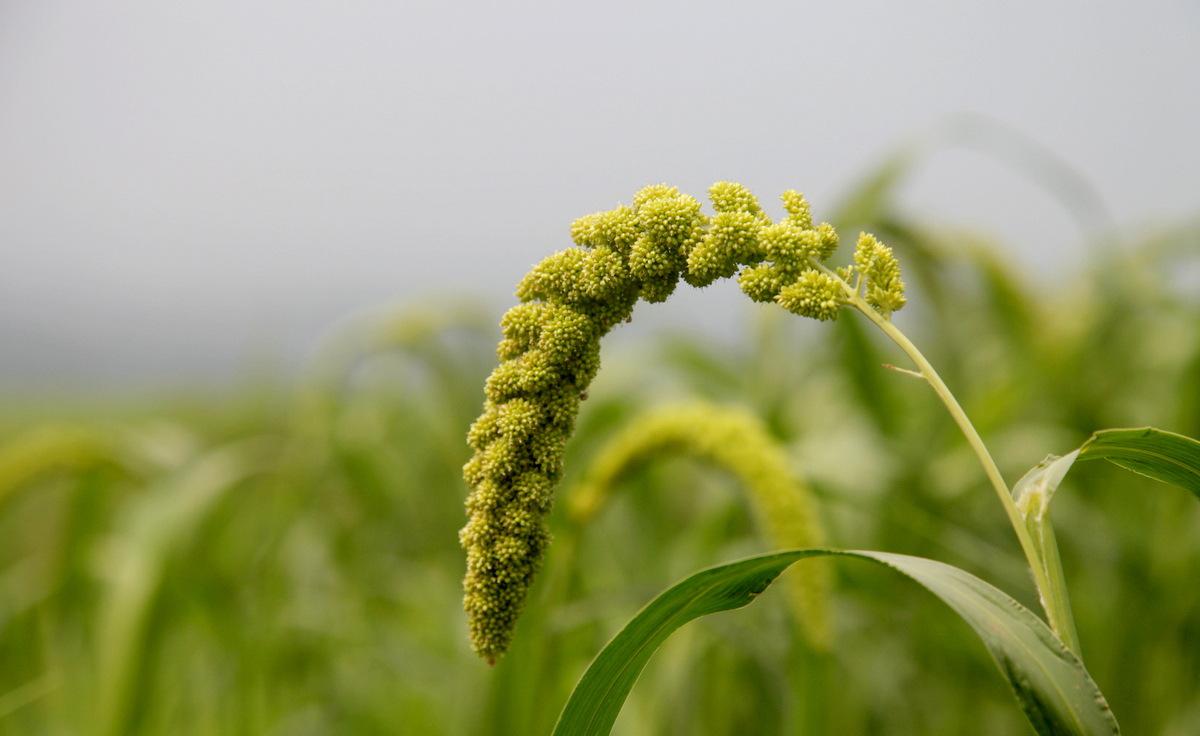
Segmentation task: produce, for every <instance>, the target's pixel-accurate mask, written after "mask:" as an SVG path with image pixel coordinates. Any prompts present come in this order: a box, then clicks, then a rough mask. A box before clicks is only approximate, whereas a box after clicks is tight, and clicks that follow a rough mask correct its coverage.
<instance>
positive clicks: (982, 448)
mask: <svg viewBox="0 0 1200 736" xmlns="http://www.w3.org/2000/svg"><path fill="white" fill-rule="evenodd" d="M839 280H840V279H839ZM842 284H843V286H845V287H846V290H847V296H848V298H849V303H850V305H851V306H853V307H854V308H855V309H857V310H858V311H859V312H862V314H863V315H864V316H865V317H866V318H867V319H869V320H871V322H873V323H874V324H875V326H876V327H878V328H879V329H880V331H882V332H883V334H885V335H887V336H888V338H889V339H890V340H891V341H892V342H894V343H896V345H897V346H898V347H899V348H900V349H901V350H903V351H904V353H905V354H906V355H907V356H908V357H909V358H911V359H912V361H913V363H915V364H916V366H917V370H918V371H919V372H920V374H921V376H922V377H923V378H924V379H925V381H926V382H927V383H928V384H929V385H930V387H931V388H933V392H934V393H935V394H937V396H938V398H939V399H941V400H942V403H943V404H944V405H945V406H946V410H947V411H948V412H949V413H950V416H951V417H952V418H953V419H954V422H955V424H957V425H958V428H959V429H960V430H961V431H962V433H963V436H964V437H966V439H967V443H968V444H969V445H970V446H971V449H972V450H974V451H975V456H976V457H978V458H979V463H980V465H982V466H983V472H984V474H986V475H987V477H988V480H989V481H990V482H991V484H992V488H993V489H995V491H996V496H997V497H998V498H999V499H1000V504H1001V505H1002V506H1003V507H1004V512H1005V513H1006V514H1008V520H1009V523H1010V524H1012V528H1013V531H1014V532H1016V535H1017V541H1018V542H1020V544H1021V551H1022V552H1024V553H1025V559H1026V560H1027V561H1028V562H1029V569H1030V571H1031V572H1032V573H1033V582H1034V585H1035V586H1036V587H1037V591H1038V597H1039V599H1040V600H1041V603H1042V608H1043V609H1044V610H1045V611H1046V617H1047V619H1048V620H1049V622H1050V627H1051V628H1052V629H1054V632H1055V633H1056V634H1058V636H1059V638H1060V639H1061V640H1062V641H1063V642H1064V643H1065V644H1066V645H1067V646H1068V647H1069V648H1070V649H1071V650H1072V651H1074V652H1076V653H1078V652H1079V643H1078V636H1077V635H1076V633H1075V622H1074V620H1073V619H1072V617H1071V608H1070V603H1069V602H1067V599H1066V591H1065V590H1059V589H1058V588H1057V587H1056V586H1055V585H1054V584H1053V583H1052V581H1051V580H1050V576H1049V575H1048V574H1047V571H1046V566H1045V565H1044V564H1043V560H1042V558H1041V555H1040V554H1039V553H1038V546H1037V544H1035V542H1034V540H1033V537H1032V536H1031V535H1030V533H1029V530H1028V529H1027V528H1026V526H1025V519H1024V517H1023V516H1022V514H1021V512H1020V510H1018V509H1017V505H1016V503H1015V502H1014V501H1013V497H1012V492H1011V491H1010V490H1009V488H1008V484H1007V483H1005V482H1004V476H1002V475H1001V474H1000V469H999V468H997V467H996V461H995V460H993V459H992V455H991V453H990V452H988V449H987V446H986V445H984V444H983V439H982V438H981V437H980V436H979V432H978V431H976V429H975V425H973V424H972V423H971V420H970V418H969V417H967V413H966V412H965V411H963V408H962V405H960V404H959V403H958V399H956V398H955V397H954V394H953V393H951V392H950V389H949V387H947V386H946V382H945V381H943V380H942V377H941V376H939V375H938V372H937V371H936V370H934V368H933V366H932V365H931V364H930V363H929V361H928V360H927V359H926V358H925V356H924V355H922V354H921V351H920V350H918V349H917V346H916V345H914V344H913V343H912V341H911V340H909V339H908V337H907V336H906V335H905V334H904V333H903V332H901V331H900V329H899V328H898V327H896V325H894V324H892V322H891V320H889V319H887V318H886V317H884V316H883V315H881V314H879V312H877V311H875V309H873V308H872V307H871V305H870V304H868V303H867V302H866V301H865V300H864V299H863V298H862V296H861V295H860V294H859V293H858V292H856V291H854V290H853V288H852V287H850V286H849V285H848V284H846V283H845V282H844V281H843V282H842ZM1057 582H1059V585H1061V581H1057Z"/></svg>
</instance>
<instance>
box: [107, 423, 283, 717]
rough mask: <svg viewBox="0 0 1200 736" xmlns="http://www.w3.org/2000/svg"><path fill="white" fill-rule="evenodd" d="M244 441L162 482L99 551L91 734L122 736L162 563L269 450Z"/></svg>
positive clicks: (132, 709)
mask: <svg viewBox="0 0 1200 736" xmlns="http://www.w3.org/2000/svg"><path fill="white" fill-rule="evenodd" d="M264 442H265V441H264V440H247V441H244V442H242V443H240V444H236V445H231V446H227V447H224V448H221V449H218V450H214V451H211V452H209V453H208V454H206V455H203V456H202V457H200V458H199V459H197V460H195V461H194V462H192V463H189V464H187V465H185V466H184V467H183V468H181V469H180V470H178V471H176V472H174V473H172V474H170V475H168V476H167V477H166V478H165V479H164V480H162V481H161V482H160V483H159V484H158V485H157V486H156V487H153V488H151V489H149V490H148V491H147V493H146V495H145V496H143V497H141V498H140V499H139V500H138V503H137V505H136V506H134V507H133V508H132V509H131V512H132V513H130V515H129V516H128V517H127V518H126V519H125V523H124V524H122V525H121V528H119V529H118V530H116V531H115V532H114V534H113V536H112V538H111V540H110V541H109V543H108V544H107V546H106V548H105V549H104V550H103V557H104V558H105V559H104V562H106V563H107V565H106V571H107V573H108V574H109V575H110V580H111V582H110V585H109V590H108V595H107V598H106V602H105V605H104V609H103V611H102V615H101V618H100V627H99V632H98V639H99V642H98V644H99V660H100V678H99V685H100V686H99V693H100V699H99V708H100V710H99V713H100V720H99V726H100V728H99V729H98V730H99V731H100V732H101V733H105V734H120V733H128V732H129V730H130V723H129V719H130V718H131V717H133V714H134V712H135V710H136V705H137V703H138V696H137V680H138V675H139V672H140V671H141V669H142V667H143V661H142V660H143V657H144V656H145V655H146V652H145V651H144V650H145V646H144V641H143V638H144V636H145V629H146V627H147V623H148V619H149V615H150V609H151V606H152V604H153V602H154V600H155V596H156V594H157V592H158V590H159V588H160V586H161V584H162V577H163V574H164V570H165V567H166V564H167V562H168V560H170V559H171V558H172V556H173V555H174V554H175V552H176V551H177V550H178V549H179V548H181V547H182V546H183V545H185V544H187V543H188V542H189V541H190V540H191V537H192V534H193V533H194V532H195V530H196V529H197V528H199V526H200V525H201V523H202V522H203V521H204V519H206V518H208V515H209V513H210V512H211V510H212V509H213V508H214V507H215V505H216V504H217V503H218V502H219V501H220V499H221V498H222V496H223V495H224V493H225V492H226V491H228V490H229V489H230V488H233V487H234V486H235V485H236V484H238V483H239V482H241V481H242V480H244V479H246V478H247V477H248V476H249V475H250V474H251V473H253V472H256V471H258V470H259V469H260V468H261V467H262V464H263V459H264V456H265V454H266V451H267V450H268V449H269V448H270V447H271V445H268V444H264Z"/></svg>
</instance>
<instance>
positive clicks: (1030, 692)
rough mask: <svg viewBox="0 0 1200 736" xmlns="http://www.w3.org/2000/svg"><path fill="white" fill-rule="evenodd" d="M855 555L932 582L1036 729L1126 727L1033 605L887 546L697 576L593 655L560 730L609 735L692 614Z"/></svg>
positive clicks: (780, 556)
mask: <svg viewBox="0 0 1200 736" xmlns="http://www.w3.org/2000/svg"><path fill="white" fill-rule="evenodd" d="M825 556H840V557H855V558H859V559H864V560H870V561H873V562H876V563H879V564H882V565H885V566H887V567H890V568H892V569H893V570H896V571H898V572H900V573H902V574H904V575H907V576H908V577H909V578H912V579H913V580H915V581H917V582H918V583H920V584H921V585H923V586H925V588H926V589H928V590H929V591H930V592H931V593H933V594H934V595H936V596H937V597H938V598H940V599H941V600H942V601H943V602H944V603H946V605H948V606H950V607H951V608H952V609H954V611H955V612H957V613H958V614H959V616H961V617H962V618H963V620H964V621H966V622H967V623H968V624H970V626H971V628H973V629H974V630H975V632H976V633H977V634H978V635H979V637H980V639H982V640H983V643H984V644H985V645H986V646H987V649H988V651H989V652H990V653H991V655H992V657H993V658H994V659H995V661H996V664H997V665H999V667H1000V672H1001V673H1002V674H1003V675H1004V677H1005V678H1006V679H1007V680H1008V683H1009V685H1010V686H1011V687H1012V689H1013V692H1014V693H1015V694H1016V696H1017V701H1018V702H1019V703H1020V705H1021V708H1022V709H1023V710H1024V711H1025V714H1026V715H1027V716H1028V718H1029V721H1030V723H1031V724H1032V725H1033V727H1034V729H1035V730H1036V731H1037V732H1038V733H1039V734H1043V735H1044V736H1046V735H1059V734H1081V735H1082V734H1087V735H1089V736H1094V735H1096V734H1117V733H1120V729H1119V728H1118V726H1117V722H1116V720H1115V719H1114V718H1113V716H1112V713H1111V711H1110V710H1109V708H1108V703H1107V702H1106V701H1105V700H1104V696H1103V695H1102V694H1101V693H1100V690H1099V688H1097V687H1096V683H1095V682H1093V681H1092V678H1091V677H1090V676H1089V675H1088V673H1087V671H1086V670H1085V669H1084V668H1083V665H1082V664H1081V663H1080V661H1079V660H1078V659H1077V658H1076V657H1075V655H1073V654H1071V652H1070V651H1068V650H1067V649H1066V647H1064V646H1063V645H1062V643H1061V642H1060V641H1059V640H1058V639H1057V638H1056V637H1055V636H1054V634H1053V632H1051V631H1050V629H1049V628H1048V627H1047V626H1046V625H1045V624H1044V623H1042V621H1041V619H1039V618H1038V617H1037V616H1035V615H1034V614H1032V613H1030V612H1029V610H1028V609H1026V608H1024V607H1023V606H1021V604H1019V603H1017V602H1016V601H1014V600H1013V599H1012V598H1010V597H1009V596H1008V595H1006V594H1005V593H1004V592H1002V591H1000V590H998V589H997V588H995V587H993V586H991V585H989V584H988V583H985V582H984V581H982V580H980V579H979V578H977V577H975V576H974V575H971V574H970V573H967V572H964V571H963V570H960V569H958V568H956V567H952V566H950V565H947V564H945V563H941V562H937V561H935V560H927V559H924V558H921V557H910V556H907V555H898V554H890V553H887V552H865V551H857V550H852V551H843V550H831V549H798V550H790V551H787V552H776V553H772V554H767V555H760V556H758V557H751V558H748V559H745V560H741V561H738V562H732V563H729V564H727V565H721V566H719V567H714V568H710V569H708V570H704V571H701V572H698V573H696V574H695V575H692V576H691V577H689V578H687V579H686V580H684V581H683V582H680V583H678V584H677V585H675V586H674V587H672V588H670V589H669V590H667V591H666V592H665V593H663V594H662V595H660V596H658V597H657V598H655V599H654V600H653V601H652V602H651V603H650V604H649V605H648V606H646V607H645V608H643V609H642V611H641V612H640V613H638V615H637V616H635V617H634V618H633V620H632V621H630V622H629V624H627V625H626V626H625V628H624V629H622V630H621V632H620V633H618V634H617V635H616V637H614V638H613V640H612V641H611V642H609V643H608V645H607V646H606V647H604V649H603V651H601V652H600V654H599V655H598V656H597V657H596V659H595V660H593V661H592V664H591V666H589V667H588V669H587V672H585V673H584V675H583V678H582V679H581V680H580V681H579V684H578V685H576V687H575V690H574V691H573V692H572V693H571V697H570V699H569V700H568V701H567V705H566V707H565V708H564V709H563V712H562V714H561V715H560V716H559V720H558V725H557V726H555V729H554V734H555V735H556V736H593V735H603V734H607V733H609V731H610V729H611V728H612V725H613V722H614V721H616V718H617V714H618V713H619V712H620V710H621V706H622V705H623V704H624V702H625V698H626V697H627V696H628V695H629V692H630V690H632V689H633V685H634V682H636V681H637V678H638V676H639V675H640V674H641V671H642V669H643V668H644V667H645V666H646V663H647V662H648V661H649V660H650V657H651V656H652V655H653V654H654V652H655V650H657V649H658V647H659V646H660V645H661V644H662V643H663V642H664V641H666V639H667V637H669V636H670V635H671V634H672V633H673V632H674V631H675V630H676V629H678V628H679V627H681V626H683V625H684V624H686V623H687V622H689V621H691V620H693V619H696V618H699V617H701V616H705V615H708V614H710V613H716V612H718V611H727V610H731V609H734V608H740V607H742V606H745V605H747V604H748V603H750V602H751V601H753V600H754V599H755V597H757V596H758V594H759V593H761V592H762V591H764V590H765V589H766V588H767V586H769V585H770V584H771V583H772V582H773V581H774V580H775V578H776V577H777V576H778V575H779V574H780V573H781V572H783V571H784V570H785V569H786V568H787V567H788V566H789V565H791V564H792V563H794V562H796V561H798V560H802V559H805V558H809V557H825Z"/></svg>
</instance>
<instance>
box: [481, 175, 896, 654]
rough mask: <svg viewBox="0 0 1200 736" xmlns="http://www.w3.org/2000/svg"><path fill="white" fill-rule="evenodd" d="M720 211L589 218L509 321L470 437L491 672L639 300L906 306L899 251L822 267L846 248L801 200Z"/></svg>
mask: <svg viewBox="0 0 1200 736" xmlns="http://www.w3.org/2000/svg"><path fill="white" fill-rule="evenodd" d="M709 198H710V200H711V202H712V205H713V210H714V214H712V215H707V214H705V213H704V212H703V211H702V208H701V205H700V202H699V201H698V200H697V199H695V198H694V197H691V196H689V195H687V194H681V193H680V192H679V190H678V189H676V188H675V187H671V186H667V185H665V184H656V185H653V186H649V187H645V188H644V189H642V190H641V191H639V192H638V193H637V194H636V195H634V198H633V202H632V204H631V205H629V206H625V205H622V206H619V207H616V208H615V209H612V210H608V211H606V212H597V213H595V214H591V215H587V216H585V217H581V218H580V219H578V220H576V221H575V222H574V223H573V224H572V226H571V239H572V240H573V241H574V242H575V244H576V245H575V247H572V248H567V249H566V250H562V251H559V252H558V253H555V254H553V255H551V256H549V257H548V258H546V259H545V260H543V261H542V262H541V263H539V264H537V265H536V266H534V267H533V270H532V271H530V272H529V274H527V275H526V276H525V278H524V279H522V281H521V283H520V284H519V285H518V287H517V298H518V299H520V301H521V304H518V305H517V306H515V307H513V308H512V309H510V310H509V311H508V313H507V314H505V315H504V318H503V319H502V320H501V323H500V326H501V329H502V331H503V335H504V338H503V340H502V341H501V342H500V345H499V347H498V348H497V355H498V357H499V359H500V361H501V363H500V365H499V366H498V367H497V368H496V370H495V371H493V372H492V375H491V376H490V377H489V378H488V380H487V385H486V395H487V399H486V401H485V403H484V410H483V414H482V415H481V416H480V417H479V419H478V420H476V422H475V423H474V424H473V425H472V426H471V430H470V432H469V434H468V441H469V443H470V445H471V447H472V448H473V449H474V451H475V452H474V455H473V456H472V457H471V459H470V461H468V462H467V464H466V466H465V467H464V469H463V475H464V477H465V478H466V481H467V483H468V484H469V485H470V486H471V493H470V495H469V496H468V498H467V513H468V516H469V517H470V518H469V521H468V522H467V525H466V527H464V528H463V530H462V532H461V533H460V535H459V536H460V539H461V541H462V544H463V547H464V548H465V549H466V550H467V575H466V580H465V582H464V587H465V598H464V607H465V609H466V612H467V618H468V622H469V626H470V630H471V641H472V644H473V645H474V647H475V650H476V651H477V652H478V653H479V654H480V655H481V656H482V657H484V658H485V659H487V660H488V661H495V659H496V658H497V657H499V656H500V655H501V654H503V653H504V651H505V649H506V648H507V647H508V643H509V639H510V637H511V634H512V629H513V626H514V625H515V623H516V619H517V615H518V614H519V612H520V609H521V606H522V604H523V602H524V599H525V595H526V593H527V591H528V589H529V585H530V583H531V581H532V580H533V577H534V575H535V574H536V572H537V569H538V567H539V565H540V562H541V559H542V556H543V553H544V551H545V548H546V544H547V542H548V541H549V534H548V532H547V529H546V525H545V521H544V519H545V516H546V513H547V512H548V511H549V508H550V502H551V495H552V490H553V488H554V485H555V484H556V483H557V481H558V479H559V476H560V475H561V473H562V457H563V449H564V447H565V445H566V442H567V439H568V437H569V436H570V434H571V431H572V428H573V427H574V423H575V415H576V413H577V412H578V409H579V402H580V400H581V399H582V398H583V396H584V393H585V391H586V389H587V387H588V384H589V383H590V382H591V380H592V378H593V377H594V376H595V375H596V371H597V370H598V369H599V367H600V338H602V337H603V336H604V335H605V334H607V333H608V332H609V330H611V329H612V328H613V327H614V326H616V325H617V324H619V323H620V322H623V321H626V320H628V319H629V317H630V316H631V315H632V313H633V307H634V305H635V304H636V303H637V301H638V300H639V299H644V300H646V301H648V302H661V301H663V300H665V299H666V298H667V297H669V296H670V295H671V293H672V292H673V291H674V290H675V287H676V285H677V284H678V283H679V281H680V280H683V281H686V282H687V283H689V284H691V285H693V286H707V285H709V284H711V283H713V282H714V281H716V280H717V279H722V278H731V277H734V276H737V278H738V282H739V284H740V285H741V288H742V290H743V291H744V292H745V293H746V294H747V295H749V296H750V297H751V298H752V299H754V300H756V301H763V302H765V301H774V302H776V303H778V304H779V305H781V306H783V307H784V308H785V309H788V310H789V311H792V312H795V313H796V314H800V315H803V316H807V317H813V318H816V319H822V320H827V319H834V318H836V316H837V314H838V311H839V309H840V308H841V307H842V306H843V305H845V304H846V303H847V300H848V299H850V298H851V296H852V295H854V296H855V297H856V296H857V294H858V292H857V291H854V290H853V289H852V288H851V287H850V286H848V285H847V284H846V282H845V281H844V280H843V278H847V279H848V278H849V277H850V275H851V274H852V273H853V272H854V271H855V270H857V272H858V273H859V276H860V281H862V282H864V283H865V289H866V292H865V297H866V299H867V300H868V301H869V302H870V303H871V304H872V305H873V306H874V307H875V308H877V309H879V310H880V311H882V312H884V313H885V314H886V313H888V312H891V311H894V310H895V309H898V308H899V307H900V306H902V305H903V303H904V296H903V286H904V285H903V282H902V281H901V280H900V275H899V268H898V266H896V262H895V258H894V257H892V255H891V250H890V249H888V248H887V247H886V246H883V245H882V244H880V243H879V242H878V241H876V240H875V239H874V238H872V237H870V236H865V235H864V239H860V241H859V249H858V253H856V255H855V266H852V267H847V269H845V270H844V274H845V275H844V277H839V276H838V275H835V274H834V272H832V271H829V269H827V268H825V267H824V266H823V265H822V262H823V261H825V260H826V259H828V258H829V257H830V256H831V255H832V254H833V253H834V251H835V250H836V249H837V247H838V236H837V233H836V232H835V231H834V229H833V227H832V226H831V225H829V224H827V223H821V224H819V225H815V226H814V224H813V220H812V215H811V214H810V210H809V206H808V202H806V201H805V199H804V197H803V196H802V195H800V194H799V193H798V192H794V191H788V192H785V193H784V194H783V197H782V199H783V204H784V209H785V210H786V212H787V215H786V216H785V217H784V218H783V219H782V220H780V221H778V222H773V221H772V220H771V218H770V217H768V216H767V215H766V213H765V212H763V209H762V207H761V206H760V205H759V203H758V200H757V199H756V198H755V197H754V195H753V194H751V193H750V191H749V190H748V189H746V188H745V187H743V186H742V185H740V184H734V183H732V182H718V183H716V184H714V185H713V186H712V187H711V188H710V189H709ZM867 238H869V241H867V240H866V239H867ZM864 242H865V243H866V245H865V246H864ZM855 288H857V287H855Z"/></svg>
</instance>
